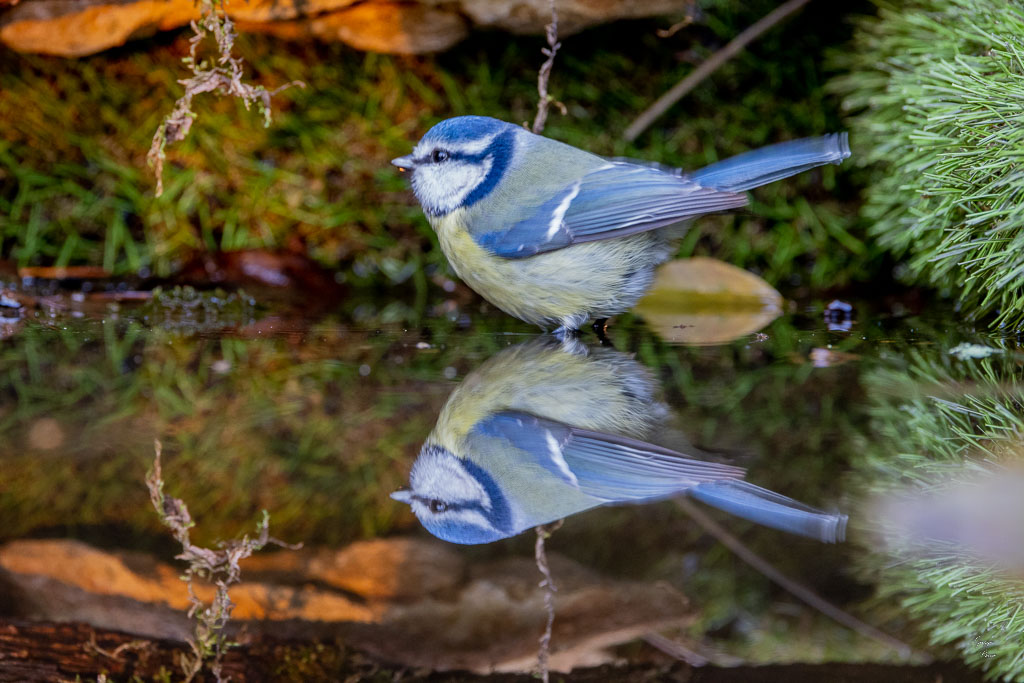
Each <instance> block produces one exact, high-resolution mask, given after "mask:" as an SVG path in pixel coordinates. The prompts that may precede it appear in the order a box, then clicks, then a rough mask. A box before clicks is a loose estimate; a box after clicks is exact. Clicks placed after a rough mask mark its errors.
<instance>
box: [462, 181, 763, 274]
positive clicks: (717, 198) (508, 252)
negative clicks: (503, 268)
mask: <svg viewBox="0 0 1024 683" xmlns="http://www.w3.org/2000/svg"><path fill="white" fill-rule="evenodd" d="M746 202H747V200H746V197H745V196H744V195H741V194H736V193H733V192H724V191H721V190H715V189H712V188H708V187H702V186H701V185H699V184H697V183H696V182H694V181H692V180H689V179H687V178H682V177H679V176H677V175H671V174H668V173H664V172H662V171H660V170H658V169H654V168H649V167H645V166H636V165H633V164H625V163H609V164H604V165H603V166H601V167H599V168H597V169H595V170H593V171H591V172H590V173H588V174H587V175H585V176H583V177H582V178H581V179H579V180H577V181H576V182H574V183H572V184H571V185H569V186H567V187H566V188H565V189H564V190H562V191H561V192H558V193H557V194H555V195H554V196H553V197H552V198H551V199H549V200H548V201H546V202H544V203H543V204H541V205H540V206H538V207H537V209H536V211H535V212H533V213H532V214H531V215H530V216H529V217H528V218H526V219H524V220H521V221H519V222H517V223H514V224H512V225H510V226H508V227H507V228H502V229H499V230H496V231H492V232H483V233H480V234H478V235H476V236H475V237H476V239H477V242H478V243H479V244H480V245H481V246H482V247H484V248H486V249H488V250H490V251H491V252H492V253H494V254H496V255H498V256H503V257H505V258H525V257H528V256H533V255H534V254H540V253H544V252H548V251H554V250H556V249H562V248H564V247H568V246H570V245H573V244H578V243H581V242H592V241H595V240H603V239H610V238H613V237H624V236H626V235H632V234H635V233H638V232H645V231H647V230H656V229H658V228H662V227H666V226H668V225H673V224H675V223H679V222H682V221H685V220H688V219H691V218H696V217H697V216H700V215H703V214H707V213H714V212H716V211H725V210H727V209H735V208H737V207H740V206H743V205H745V204H746Z"/></svg>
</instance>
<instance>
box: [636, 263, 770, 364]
mask: <svg viewBox="0 0 1024 683" xmlns="http://www.w3.org/2000/svg"><path fill="white" fill-rule="evenodd" d="M782 301H783V299H782V295H780V294H779V293H778V292H777V291H775V289H774V288H773V287H772V286H771V285H769V284H768V283H767V282H765V281H764V280H762V279H761V278H759V277H758V276H756V275H754V274H753V273H748V272H747V271H745V270H743V269H742V268H737V267H736V266H733V265H730V264H728V263H725V262H724V261H718V260H716V259H711V258H704V257H695V258H690V259H679V260H676V261H670V262H669V263H666V264H665V265H663V266H662V267H661V268H659V269H658V272H657V274H656V276H655V279H654V286H653V287H651V290H650V291H649V292H648V293H647V295H646V296H645V297H644V298H643V299H641V300H640V302H639V303H638V304H637V305H636V312H637V313H638V314H639V315H641V316H642V317H643V318H644V320H646V321H647V323H648V325H650V327H651V329H653V330H654V331H655V332H656V333H657V334H658V335H659V336H660V337H662V338H663V339H665V340H666V341H670V342H677V343H683V344H721V343H724V342H728V341H732V340H733V339H738V338H740V337H743V336H745V335H748V334H751V333H752V332H757V331H758V330H760V329H761V328H763V327H765V326H766V325H767V324H768V323H770V322H771V321H773V320H775V318H777V317H779V315H780V314H781V313H782Z"/></svg>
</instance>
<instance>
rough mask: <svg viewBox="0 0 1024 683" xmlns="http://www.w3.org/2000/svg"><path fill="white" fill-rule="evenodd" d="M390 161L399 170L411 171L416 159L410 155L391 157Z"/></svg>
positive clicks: (414, 166)
mask: <svg viewBox="0 0 1024 683" xmlns="http://www.w3.org/2000/svg"><path fill="white" fill-rule="evenodd" d="M391 163H392V164H394V165H395V166H397V167H398V170H399V171H411V170H412V169H414V168H416V160H415V159H413V158H412V155H408V156H404V157H398V158H397V159H392V160H391Z"/></svg>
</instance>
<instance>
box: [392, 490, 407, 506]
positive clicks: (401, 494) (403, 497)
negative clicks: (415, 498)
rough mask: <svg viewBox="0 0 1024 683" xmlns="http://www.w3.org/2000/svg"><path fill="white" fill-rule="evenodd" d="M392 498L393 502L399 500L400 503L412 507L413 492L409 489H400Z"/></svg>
mask: <svg viewBox="0 0 1024 683" xmlns="http://www.w3.org/2000/svg"><path fill="white" fill-rule="evenodd" d="M391 498H392V500H397V501H398V502H399V503H405V504H406V505H412V491H410V490H409V489H398V490H397V491H395V492H394V493H392V494H391Z"/></svg>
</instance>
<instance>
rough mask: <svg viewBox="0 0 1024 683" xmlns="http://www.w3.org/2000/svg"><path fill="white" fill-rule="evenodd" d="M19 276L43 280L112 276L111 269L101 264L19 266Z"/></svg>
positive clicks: (91, 278) (92, 278) (94, 278)
mask: <svg viewBox="0 0 1024 683" xmlns="http://www.w3.org/2000/svg"><path fill="white" fill-rule="evenodd" d="M18 277H35V278H40V279H42V280H67V279H70V278H76V279H77V278H81V279H83V280H97V279H102V278H107V277H110V271H107V270H104V269H103V268H100V267H99V266H59V267H58V266H26V267H24V268H18Z"/></svg>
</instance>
